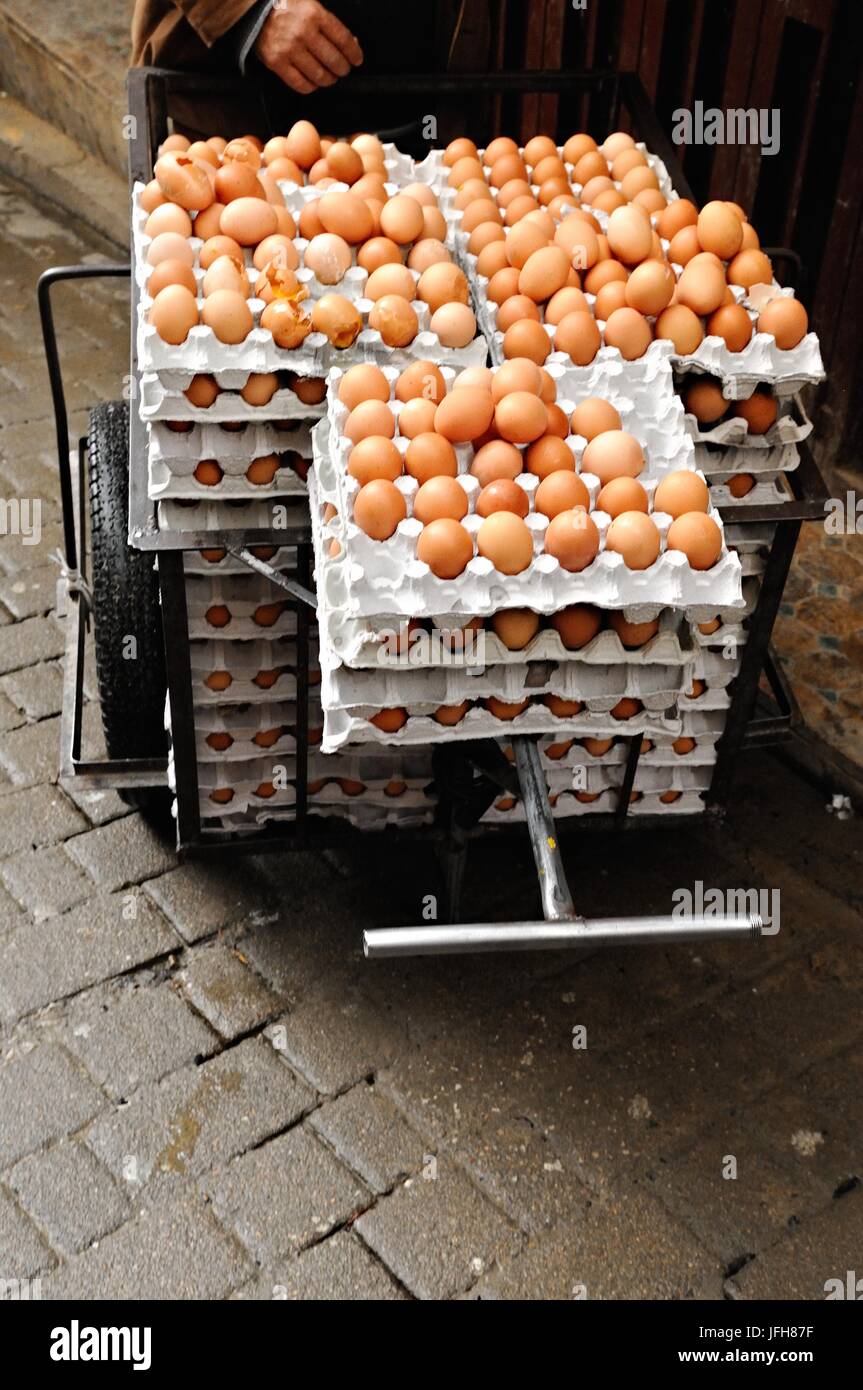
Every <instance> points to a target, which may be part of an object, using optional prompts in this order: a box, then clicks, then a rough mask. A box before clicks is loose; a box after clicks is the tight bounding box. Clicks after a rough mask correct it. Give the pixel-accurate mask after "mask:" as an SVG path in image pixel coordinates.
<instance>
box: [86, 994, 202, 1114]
mask: <svg viewBox="0 0 863 1390" xmlns="http://www.w3.org/2000/svg"><path fill="white" fill-rule="evenodd" d="M64 1041H65V1042H66V1046H67V1047H68V1048H69V1049H70V1051H71V1052H74V1053H75V1055H76V1056H77V1057H78V1058H80V1060H81V1062H82V1064H83V1065H84V1066H85V1067H86V1069H87V1071H88V1072H89V1073H90V1075H91V1076H93V1077H95V1079H96V1080H97V1081H98V1082H100V1084H101V1085H102V1086H103V1087H104V1088H105V1090H106V1091H107V1092H108V1094H109V1095H110V1096H112V1097H114V1099H115V1100H120V1099H122V1098H123V1097H125V1096H129V1095H131V1093H132V1092H133V1091H135V1090H137V1088H138V1087H139V1086H141V1085H143V1084H144V1083H145V1082H148V1081H160V1080H161V1079H162V1077H163V1076H166V1075H167V1074H168V1072H171V1071H177V1070H179V1068H180V1067H183V1066H185V1065H186V1064H187V1063H189V1062H193V1061H198V1060H199V1059H201V1060H203V1058H205V1057H209V1056H210V1055H211V1054H212V1053H213V1052H215V1051H216V1049H217V1048H218V1046H219V1040H218V1038H217V1037H216V1035H215V1034H214V1033H212V1032H211V1031H210V1029H209V1028H208V1027H207V1025H206V1023H204V1021H203V1019H200V1018H198V1016H197V1014H195V1013H193V1012H192V1010H191V1009H190V1008H189V1007H188V1005H187V1004H186V1003H185V1002H184V1001H183V999H182V997H181V996H180V994H179V992H178V991H177V989H176V988H175V987H174V985H173V984H171V983H167V982H166V983H164V984H159V985H149V986H148V985H141V986H129V985H126V986H125V987H120V988H114V989H111V990H110V991H108V992H106V993H105V994H104V995H100V997H99V1003H98V1007H97V1009H96V1011H95V1012H94V1011H93V1008H92V1006H91V1007H90V1008H89V1009H88V1010H87V1012H86V1014H85V1015H84V1016H82V1017H80V1018H78V1019H77V1020H76V1021H74V1022H73V1021H71V1020H70V1022H69V1024H68V1026H67V1028H66V1032H65V1037H64Z"/></svg>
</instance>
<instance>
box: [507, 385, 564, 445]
mask: <svg viewBox="0 0 863 1390" xmlns="http://www.w3.org/2000/svg"><path fill="white" fill-rule="evenodd" d="M494 423H495V428H496V429H497V432H498V434H499V435H500V437H501V439H506V440H508V441H509V443H511V444H529V443H531V442H532V441H533V440H535V439H538V438H539V437H540V435H541V434H544V433H545V428H546V425H547V424H548V407H547V406H546V405H545V403H544V402H543V401H541V400H540V398H539V397H538V396H536V395H534V394H533V392H531V391H512V392H510V393H509V394H508V395H506V396H504V397H502V399H501V400H500V401H498V403H497V405H496V406H495V407H494ZM563 447H564V448H566V446H565V445H564V446H563ZM567 452H568V451H567Z"/></svg>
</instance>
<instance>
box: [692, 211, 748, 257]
mask: <svg viewBox="0 0 863 1390" xmlns="http://www.w3.org/2000/svg"><path fill="white" fill-rule="evenodd" d="M696 225H697V229H698V240H699V242H700V243H701V246H702V247H703V249H704V250H705V251H712V252H713V253H714V255H716V256H718V257H719V259H720V260H723V261H730V260H732V259H733V257H734V256H736V255H737V252H738V251H739V250H740V246H741V243H742V241H743V223H742V222H741V220H740V218H739V217H738V216H737V214H736V213H735V212H734V211H733V210H732V208H731V206H730V204H728V203H722V202H718V201H715V202H712V203H706V204H705V205H704V207H703V208H702V209H701V211H700V213H699V214H698V222H697V224H696Z"/></svg>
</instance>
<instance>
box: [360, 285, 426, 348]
mask: <svg viewBox="0 0 863 1390" xmlns="http://www.w3.org/2000/svg"><path fill="white" fill-rule="evenodd" d="M369 327H370V328H374V329H376V330H377V331H378V333H380V335H381V338H382V340H383V341H384V343H385V344H386V345H387V347H391V348H401V347H407V346H408V344H409V343H412V342H413V340H414V338H415V337H416V335H417V333H418V332H419V320H418V318H417V316H416V311H415V309H414V308H413V307H412V306H411V304H409V303H408V301H407V300H406V299H405V298H404V297H403V296H402V295H400V294H385V295H382V296H381V298H380V299H378V300H377V301H376V302H375V304H374V306H373V308H372V310H371V312H370V314H369Z"/></svg>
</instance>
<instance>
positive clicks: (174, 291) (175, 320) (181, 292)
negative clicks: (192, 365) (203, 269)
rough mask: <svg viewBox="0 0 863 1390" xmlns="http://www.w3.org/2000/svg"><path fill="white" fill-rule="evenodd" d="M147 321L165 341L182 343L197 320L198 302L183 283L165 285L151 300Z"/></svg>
mask: <svg viewBox="0 0 863 1390" xmlns="http://www.w3.org/2000/svg"><path fill="white" fill-rule="evenodd" d="M147 322H148V323H151V324H152V325H153V327H154V328H155V330H156V332H157V333H158V335H159V337H160V338H161V339H162V341H163V342H165V343H174V344H179V343H184V342H185V341H186V339H187V338H188V336H189V332H190V330H191V329H192V328H194V327H195V325H196V324H197V322H198V302H197V300H196V299H195V296H194V294H192V292H191V290H189V289H188V288H187V287H186V286H185V285H166V286H165V288H164V289H163V290H160V291H159V293H158V294H157V295H156V297H155V298H154V300H153V303H152V305H151V306H150V312H149V314H148V315H147Z"/></svg>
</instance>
